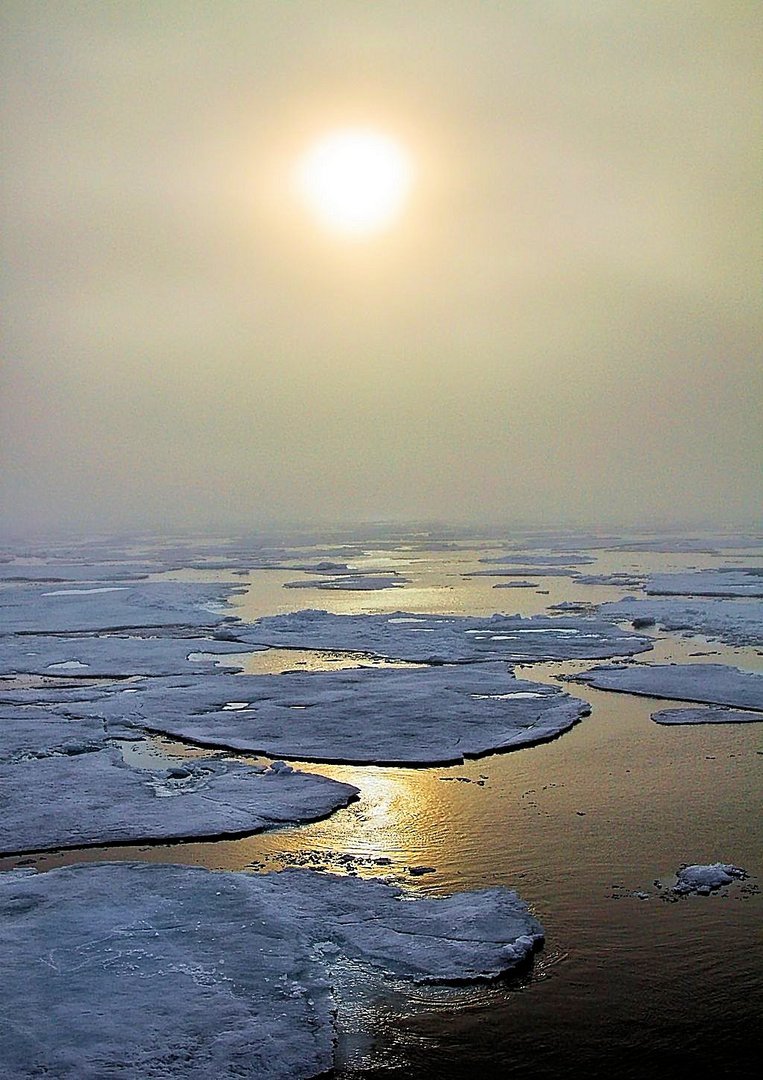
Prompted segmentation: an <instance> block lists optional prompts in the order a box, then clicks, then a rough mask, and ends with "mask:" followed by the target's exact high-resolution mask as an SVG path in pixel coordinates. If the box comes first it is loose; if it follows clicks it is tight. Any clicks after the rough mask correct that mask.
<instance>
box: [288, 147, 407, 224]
mask: <svg viewBox="0 0 763 1080" xmlns="http://www.w3.org/2000/svg"><path fill="white" fill-rule="evenodd" d="M294 181H295V187H296V191H297V194H298V195H299V197H300V199H301V200H302V201H303V203H304V204H305V205H306V206H307V208H308V209H309V210H310V212H311V213H312V214H313V215H314V216H315V218H316V219H317V220H318V222H319V223H320V224H321V225H323V226H324V227H326V228H328V229H330V230H331V231H333V232H338V233H344V234H345V235H347V236H350V237H365V236H369V235H371V234H373V233H377V232H381V231H382V230H384V229H386V228H388V227H389V226H391V225H392V224H393V223H394V221H395V220H396V219H397V218H398V217H399V216H400V214H401V212H402V210H403V207H404V204H405V202H406V200H407V198H408V195H409V193H410V190H411V186H412V182H413V169H412V166H411V161H410V158H409V156H408V154H407V153H406V151H405V150H404V149H403V147H402V146H401V145H400V144H399V143H398V142H396V141H395V140H394V139H392V138H390V137H389V136H387V135H384V134H382V133H381V132H378V131H374V130H372V129H367V128H346V129H343V130H340V131H333V132H331V133H329V134H328V135H325V136H324V137H323V138H321V139H319V140H318V141H317V142H315V143H314V144H313V145H312V146H310V147H309V148H308V150H307V151H306V153H305V154H304V155H303V157H302V158H301V159H300V160H299V161H298V163H297V167H296V170H295V173H294Z"/></svg>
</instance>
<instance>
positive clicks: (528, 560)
mask: <svg viewBox="0 0 763 1080" xmlns="http://www.w3.org/2000/svg"><path fill="white" fill-rule="evenodd" d="M593 561H594V560H593V559H592V558H591V556H590V555H581V554H580V553H579V552H567V553H561V554H555V555H539V554H538V553H537V552H535V551H524V552H512V554H510V555H494V556H485V557H484V558H481V559H480V562H482V563H498V564H501V563H519V564H520V565H522V566H581V565H584V564H585V563H592V562H593Z"/></svg>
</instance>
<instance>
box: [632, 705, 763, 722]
mask: <svg viewBox="0 0 763 1080" xmlns="http://www.w3.org/2000/svg"><path fill="white" fill-rule="evenodd" d="M652 720H654V722H655V723H656V724H749V723H755V721H756V720H757V721H760V720H763V712H761V713H755V712H740V711H739V710H738V709H725V708H723V706H721V705H717V706H713V707H711V708H707V709H660V710H659V711H658V712H653V713H652Z"/></svg>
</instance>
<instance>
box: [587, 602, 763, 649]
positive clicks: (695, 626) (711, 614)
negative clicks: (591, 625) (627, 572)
mask: <svg viewBox="0 0 763 1080" xmlns="http://www.w3.org/2000/svg"><path fill="white" fill-rule="evenodd" d="M599 615H600V616H601V618H603V619H611V620H612V621H615V622H625V621H630V622H633V621H634V620H648V621H653V622H655V623H656V624H657V625H658V626H659V627H660V628H661V629H662V630H668V631H671V632H674V633H680V634H683V635H692V634H701V635H703V636H704V637H709V638H715V639H718V640H719V641H723V642H725V643H726V644H727V645H760V644H763V602H761V601H760V600H742V599H737V600H730V599H701V598H697V599H696V600H694V599H690V598H685V599H684V598H682V599H675V600H673V599H667V598H666V599H654V600H649V599H643V600H640V599H637V598H636V597H633V596H626V597H625V598H624V599H622V600H618V601H617V602H616V603H608V604H602V605H601V606H600V607H599ZM642 625H644V623H642Z"/></svg>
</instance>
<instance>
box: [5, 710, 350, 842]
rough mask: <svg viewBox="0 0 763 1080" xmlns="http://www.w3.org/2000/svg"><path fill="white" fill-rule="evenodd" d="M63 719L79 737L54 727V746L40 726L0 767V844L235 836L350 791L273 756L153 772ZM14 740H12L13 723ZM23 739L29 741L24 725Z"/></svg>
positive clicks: (336, 804)
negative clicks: (264, 764) (29, 753)
mask: <svg viewBox="0 0 763 1080" xmlns="http://www.w3.org/2000/svg"><path fill="white" fill-rule="evenodd" d="M1 723H2V721H0V724H1ZM19 723H20V722H19ZM30 723H33V722H30ZM70 726H71V732H72V738H73V739H79V745H75V746H72V745H71V744H68V745H67V744H66V742H65V741H63V740H65V732H64V731H63V730H60V729H59V732H57V733H53V734H54V739H55V734H57V735H58V737H59V740H61V742H60V745H59V746H56V745H55V742H54V741H52V740H51V738H50V736H49V735H46V733H45V732H44V731H43V732H41V733H40V739H41V741H42V743H43V745H44V746H45V747H46V748H47V751H48V753H47V754H46V755H44V756H40V757H35V758H32V759H29V760H16V761H13V762H11V763H10V764H3V765H0V790H2V793H3V804H2V806H3V812H2V814H1V815H0V852H2V853H11V852H12V853H17V852H24V851H46V850H51V849H53V848H63V847H83V846H88V845H94V844H113V843H128V842H132V843H137V842H140V841H147V840H170V839H186V838H192V837H196V838H200V837H221V836H241V835H245V834H248V833H254V832H260V831H262V830H263V829H268V828H273V827H274V826H276V825H284V824H294V823H298V822H303V821H314V820H316V819H318V818H321V817H325V816H327V815H328V814H330V813H332V812H333V811H334V810H338V809H340V808H341V807H344V806H347V805H348V804H349V803H350V802H351V801H352V800H353V799H355V798H356V797H357V794H358V791H357V789H356V788H354V787H352V786H351V785H349V784H340V783H338V782H337V781H335V780H329V779H327V778H326V777H323V776H314V775H312V774H310V773H302V772H297V771H295V770H293V769H291V768H290V767H289V766H285V765H283V764H281V765H278V766H276V767H270V768H268V769H261V768H258V767H252V766H248V765H243V764H240V763H238V762H234V761H223V760H221V759H219V758H217V759H196V760H189V761H188V763H187V764H185V765H183V766H182V767H181V766H176V767H172V768H170V769H165V770H159V771H154V770H148V769H139V768H134V767H132V766H129V765H127V764H126V763H125V761H124V760H123V758H122V755H121V753H120V751H119V750H118V749H115V748H111V747H104V748H101V749H98V748H97V747H98V743H99V740H98V737H97V736H96V735H94V734H93V733H92V732H90V731H88V730H87V729H86V730H85V731H83V732H82V733H81V734H78V732H77V727H78V725H77V724H76V722H75V723H71V725H70ZM22 737H23V736H22ZM15 738H16V741H17V742H19V741H20V737H19V732H18V731H17V732H16V733H15ZM26 745H27V746H30V745H32V746H33V745H34V732H33V731H31V730H30V731H29V732H27V734H26ZM94 747H95V748H94Z"/></svg>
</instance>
